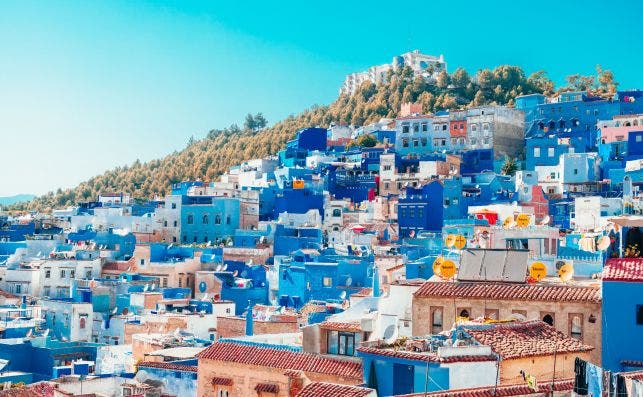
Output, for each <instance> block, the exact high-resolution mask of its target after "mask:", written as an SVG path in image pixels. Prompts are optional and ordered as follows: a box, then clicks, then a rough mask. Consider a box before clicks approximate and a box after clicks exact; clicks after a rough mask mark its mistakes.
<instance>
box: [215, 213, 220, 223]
mask: <svg viewBox="0 0 643 397" xmlns="http://www.w3.org/2000/svg"><path fill="white" fill-rule="evenodd" d="M214 224H215V225H220V224H221V215H219V214H217V215H216V216H215V217H214Z"/></svg>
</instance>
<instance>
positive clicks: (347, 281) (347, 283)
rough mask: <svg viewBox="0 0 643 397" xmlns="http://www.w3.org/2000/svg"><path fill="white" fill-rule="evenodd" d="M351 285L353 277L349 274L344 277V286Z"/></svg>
mask: <svg viewBox="0 0 643 397" xmlns="http://www.w3.org/2000/svg"><path fill="white" fill-rule="evenodd" d="M351 285H353V278H352V277H350V276H348V277H347V278H346V286H347V287H350V286H351Z"/></svg>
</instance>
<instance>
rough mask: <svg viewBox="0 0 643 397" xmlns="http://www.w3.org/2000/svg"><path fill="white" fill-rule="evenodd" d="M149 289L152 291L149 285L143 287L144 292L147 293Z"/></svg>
mask: <svg viewBox="0 0 643 397" xmlns="http://www.w3.org/2000/svg"><path fill="white" fill-rule="evenodd" d="M148 289H150V286H149V285H147V284H145V285H144V286H143V292H147V290H148Z"/></svg>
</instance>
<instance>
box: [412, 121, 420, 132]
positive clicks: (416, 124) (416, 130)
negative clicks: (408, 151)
mask: <svg viewBox="0 0 643 397" xmlns="http://www.w3.org/2000/svg"><path fill="white" fill-rule="evenodd" d="M413 132H420V125H419V124H418V123H415V124H413Z"/></svg>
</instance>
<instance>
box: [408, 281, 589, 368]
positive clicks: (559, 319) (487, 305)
mask: <svg viewBox="0 0 643 397" xmlns="http://www.w3.org/2000/svg"><path fill="white" fill-rule="evenodd" d="M519 316H521V318H524V319H528V320H532V319H537V320H542V321H544V322H546V323H548V324H551V325H553V326H554V327H555V328H556V329H557V330H558V331H561V332H563V333H564V334H565V335H567V336H570V337H572V338H575V339H578V340H580V341H582V342H583V343H585V344H588V345H590V346H592V347H594V350H592V351H591V353H590V357H589V361H591V362H593V363H596V364H600V362H601V292H600V286H599V285H598V284H597V283H595V284H585V285H564V284H560V283H558V284H555V283H544V282H541V283H538V284H519V283H504V282H462V281H457V282H432V281H427V282H426V283H424V285H423V286H422V287H420V289H419V290H418V291H416V292H415V293H414V295H413V335H427V334H432V333H438V332H441V331H443V330H445V329H446V328H445V327H451V324H454V323H455V322H456V321H457V320H458V318H459V317H462V318H471V319H476V318H481V317H484V318H488V319H494V320H502V319H509V318H512V317H513V318H516V317H519Z"/></svg>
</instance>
